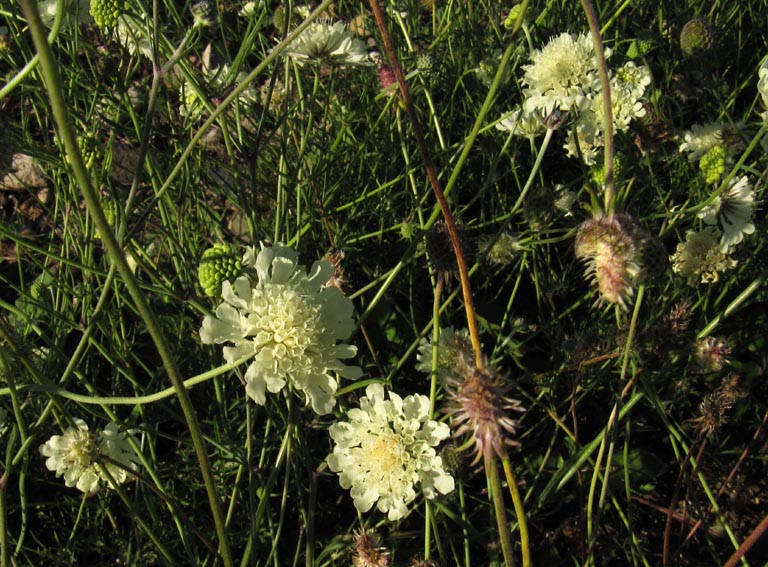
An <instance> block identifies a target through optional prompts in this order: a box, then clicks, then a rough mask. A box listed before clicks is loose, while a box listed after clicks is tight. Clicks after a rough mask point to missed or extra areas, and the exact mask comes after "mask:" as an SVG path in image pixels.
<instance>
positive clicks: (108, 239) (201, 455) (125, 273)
mask: <svg viewBox="0 0 768 567" xmlns="http://www.w3.org/2000/svg"><path fill="white" fill-rule="evenodd" d="M21 5H22V9H23V10H24V15H25V16H26V18H27V21H28V23H29V29H30V33H31V35H32V39H33V41H34V43H35V47H36V48H37V52H38V55H39V56H40V67H41V71H42V75H43V77H44V79H45V83H46V87H47V91H48V96H49V97H50V99H51V107H52V111H53V115H54V119H55V121H56V124H57V126H58V130H59V135H60V136H61V139H62V141H63V143H64V147H65V149H66V153H67V159H68V161H69V163H70V164H71V165H72V169H73V171H74V174H75V178H76V179H77V182H78V185H79V186H80V190H81V192H82V195H83V199H84V200H85V204H86V207H87V209H88V213H89V214H90V215H91V217H92V218H93V222H94V224H95V226H96V228H97V230H98V232H99V234H100V235H101V237H102V241H103V243H104V246H105V247H106V249H107V251H108V253H109V258H110V261H111V262H112V263H113V264H114V265H116V266H117V270H118V271H119V272H120V275H121V276H122V278H123V281H124V283H125V286H126V288H127V289H128V293H129V294H130V295H131V298H132V299H133V301H134V303H135V305H136V309H137V310H138V312H139V314H140V315H141V317H142V319H143V320H144V322H145V324H146V325H147V329H148V331H149V333H150V335H151V337H152V340H153V342H154V343H155V347H156V348H157V351H158V354H159V355H160V358H161V360H162V363H163V367H164V368H165V370H166V373H167V374H168V377H169V379H170V380H171V383H172V384H173V386H174V388H175V389H176V394H177V396H178V398H179V403H180V405H181V408H182V411H183V413H184V417H185V419H186V421H187V426H188V428H189V432H190V436H191V438H192V443H193V445H194V447H195V452H196V453H197V458H198V461H199V463H200V469H201V473H202V476H203V482H204V484H205V488H206V492H207V495H208V501H209V505H210V508H211V512H212V515H213V520H214V524H215V527H216V532H217V535H218V538H219V553H220V554H221V557H222V559H223V562H224V565H225V567H231V565H232V555H231V551H230V546H229V540H228V537H227V533H226V527H225V524H224V515H223V514H222V510H221V502H220V500H219V496H218V493H217V490H216V484H215V482H214V479H213V474H212V472H211V466H210V462H209V460H208V453H207V449H206V446H205V441H204V439H203V435H202V432H201V431H200V425H199V423H198V421H197V415H196V414H195V410H194V407H193V406H192V402H191V400H190V398H189V393H188V392H187V390H186V389H185V387H184V383H183V380H182V377H181V372H180V371H179V369H178V366H177V365H176V360H175V358H174V356H173V354H172V353H171V350H170V348H169V346H168V342H167V340H166V338H165V336H164V334H163V332H162V330H161V329H160V326H159V325H158V323H157V319H156V318H155V315H154V313H153V312H152V310H151V309H150V308H149V305H148V303H147V300H146V298H145V297H144V294H143V292H142V291H141V287H140V286H139V283H138V281H137V280H136V278H135V276H134V275H133V270H131V268H130V266H129V265H128V262H127V261H126V258H125V255H124V254H123V251H122V249H121V248H120V245H119V244H118V242H117V239H116V238H115V235H114V232H113V230H112V227H111V226H110V224H109V223H108V222H107V219H106V217H105V216H104V211H103V209H102V207H101V204H100V202H99V196H98V194H97V193H96V190H95V188H94V187H93V182H92V180H91V177H90V175H89V173H88V169H87V168H86V166H85V163H84V161H83V157H82V154H81V153H80V150H79V148H78V145H77V137H76V136H75V131H74V128H73V127H72V124H71V121H70V117H69V111H68V107H67V104H66V102H65V100H64V93H63V89H62V82H61V76H60V74H59V68H58V63H57V61H56V59H55V57H54V55H53V50H52V49H51V47H50V45H48V42H47V38H46V36H45V32H44V28H43V23H42V22H41V21H40V15H39V14H38V12H37V6H36V4H35V3H34V2H33V1H32V0H22V2H21Z"/></svg>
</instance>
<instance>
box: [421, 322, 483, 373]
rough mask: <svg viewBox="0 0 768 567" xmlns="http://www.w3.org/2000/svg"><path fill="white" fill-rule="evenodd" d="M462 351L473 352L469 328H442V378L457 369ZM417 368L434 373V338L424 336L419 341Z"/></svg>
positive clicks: (439, 366)
mask: <svg viewBox="0 0 768 567" xmlns="http://www.w3.org/2000/svg"><path fill="white" fill-rule="evenodd" d="M462 353H470V354H471V353H472V344H471V343H470V340H469V331H467V329H454V328H453V327H445V328H441V329H440V338H439V339H438V342H437V374H438V376H439V377H441V378H445V377H447V376H449V375H450V374H451V373H452V372H454V371H455V369H456V365H457V363H458V360H459V357H460V356H461V354H462ZM416 360H417V361H418V363H417V364H416V370H419V371H421V372H425V373H427V374H432V340H431V336H430V338H427V337H423V338H422V339H421V341H420V342H419V350H418V352H417V353H416Z"/></svg>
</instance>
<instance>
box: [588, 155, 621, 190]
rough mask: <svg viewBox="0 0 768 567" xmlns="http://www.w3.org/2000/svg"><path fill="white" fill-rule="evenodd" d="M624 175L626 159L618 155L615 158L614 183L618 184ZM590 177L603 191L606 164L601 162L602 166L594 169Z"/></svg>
mask: <svg viewBox="0 0 768 567" xmlns="http://www.w3.org/2000/svg"><path fill="white" fill-rule="evenodd" d="M623 173H624V159H623V158H622V156H621V154H616V155H614V156H613V181H614V182H617V181H618V180H619V179H621V176H622V174H623ZM590 176H591V177H592V181H593V183H594V184H595V185H596V186H597V187H598V189H601V190H602V189H603V187H605V163H603V162H602V161H601V162H600V165H597V166H596V167H594V168H592V170H591V171H590Z"/></svg>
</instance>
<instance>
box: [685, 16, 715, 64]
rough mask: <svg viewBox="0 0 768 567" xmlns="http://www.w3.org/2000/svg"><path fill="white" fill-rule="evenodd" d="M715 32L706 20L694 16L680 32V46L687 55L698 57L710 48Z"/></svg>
mask: <svg viewBox="0 0 768 567" xmlns="http://www.w3.org/2000/svg"><path fill="white" fill-rule="evenodd" d="M714 42H715V34H714V32H713V31H712V28H711V27H710V26H709V24H708V23H707V21H706V20H704V19H703V18H694V19H692V20H690V21H688V23H686V24H685V25H684V26H683V30H682V31H681V32H680V48H681V49H682V50H683V53H684V54H685V55H686V56H687V57H700V56H702V55H704V54H705V53H706V52H707V51H709V50H710V49H712V46H713V45H714Z"/></svg>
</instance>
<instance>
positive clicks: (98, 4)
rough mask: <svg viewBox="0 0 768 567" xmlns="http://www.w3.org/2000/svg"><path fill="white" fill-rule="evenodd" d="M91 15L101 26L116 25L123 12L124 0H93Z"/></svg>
mask: <svg viewBox="0 0 768 567" xmlns="http://www.w3.org/2000/svg"><path fill="white" fill-rule="evenodd" d="M90 12H91V16H92V17H93V22H94V23H95V24H96V25H97V26H99V27H100V28H107V27H114V26H116V25H117V18H118V16H120V14H121V13H122V12H123V3H122V0H91V9H90Z"/></svg>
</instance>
